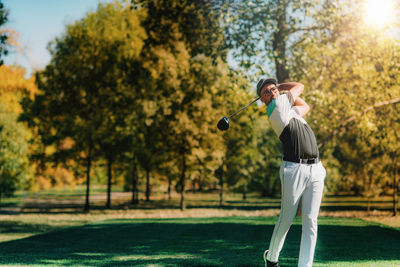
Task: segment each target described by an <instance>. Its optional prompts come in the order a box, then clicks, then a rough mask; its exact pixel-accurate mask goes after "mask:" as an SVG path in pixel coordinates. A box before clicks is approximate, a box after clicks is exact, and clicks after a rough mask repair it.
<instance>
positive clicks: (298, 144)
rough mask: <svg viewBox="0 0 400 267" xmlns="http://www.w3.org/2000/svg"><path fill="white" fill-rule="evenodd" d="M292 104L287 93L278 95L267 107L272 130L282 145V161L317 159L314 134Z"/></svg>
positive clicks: (290, 96) (290, 97)
mask: <svg viewBox="0 0 400 267" xmlns="http://www.w3.org/2000/svg"><path fill="white" fill-rule="evenodd" d="M293 104H294V100H293V97H292V94H291V93H290V92H289V93H286V94H282V95H279V96H278V97H277V98H276V99H273V100H272V101H271V102H270V103H269V105H268V106H267V115H268V118H269V120H270V121H271V124H272V128H273V129H274V131H275V133H276V134H277V135H278V136H279V139H280V140H281V142H282V144H283V159H284V160H287V161H292V160H297V159H311V158H318V157H319V151H318V146H317V140H316V139H315V135H314V132H313V131H312V130H311V128H310V126H309V125H308V124H307V122H306V121H305V120H304V119H303V118H302V117H301V116H300V114H299V112H298V110H297V108H296V107H295V106H293Z"/></svg>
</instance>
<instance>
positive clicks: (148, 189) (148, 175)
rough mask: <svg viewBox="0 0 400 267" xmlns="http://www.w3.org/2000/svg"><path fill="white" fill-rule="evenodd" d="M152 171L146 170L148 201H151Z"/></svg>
mask: <svg viewBox="0 0 400 267" xmlns="http://www.w3.org/2000/svg"><path fill="white" fill-rule="evenodd" d="M150 190H151V188H150V171H149V170H146V201H150Z"/></svg>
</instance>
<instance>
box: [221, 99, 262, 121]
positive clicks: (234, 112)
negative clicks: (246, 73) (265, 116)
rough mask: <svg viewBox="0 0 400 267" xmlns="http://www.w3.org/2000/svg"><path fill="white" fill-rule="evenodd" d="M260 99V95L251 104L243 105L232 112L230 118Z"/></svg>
mask: <svg viewBox="0 0 400 267" xmlns="http://www.w3.org/2000/svg"><path fill="white" fill-rule="evenodd" d="M258 99H260V97H257V98H256V99H254V100H253V101H251V102H250V103H249V104H247V105H246V106H244V107H242V108H241V109H239V110H238V111H236V112H234V113H232V114H231V115H229V117H228V119H229V118H230V117H232V116H235V115H236V114H237V113H239V112H240V111H242V110H243V109H245V108H247V107H248V106H250V105H251V104H253V103H254V102H256V101H257V100H258Z"/></svg>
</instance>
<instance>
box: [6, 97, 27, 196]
mask: <svg viewBox="0 0 400 267" xmlns="http://www.w3.org/2000/svg"><path fill="white" fill-rule="evenodd" d="M17 118H18V114H15V113H10V112H6V111H5V109H4V106H3V104H2V103H0V147H1V149H0V166H1V167H0V199H1V197H2V196H3V195H5V196H11V195H12V194H13V193H14V191H15V190H16V189H17V187H18V186H21V185H24V183H25V182H27V180H28V176H29V167H28V163H29V161H28V142H27V137H26V135H27V134H28V133H27V131H26V129H25V127H24V125H23V124H22V123H20V122H17Z"/></svg>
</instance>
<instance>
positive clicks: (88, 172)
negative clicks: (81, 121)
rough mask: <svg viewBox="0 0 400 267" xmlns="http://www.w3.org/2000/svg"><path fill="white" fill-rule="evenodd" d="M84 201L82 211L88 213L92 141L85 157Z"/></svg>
mask: <svg viewBox="0 0 400 267" xmlns="http://www.w3.org/2000/svg"><path fill="white" fill-rule="evenodd" d="M86 160H87V166H86V201H85V208H84V211H86V212H88V211H89V210H90V203H89V194H90V169H91V167H92V141H91V140H90V141H89V150H88V154H87V157H86Z"/></svg>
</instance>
